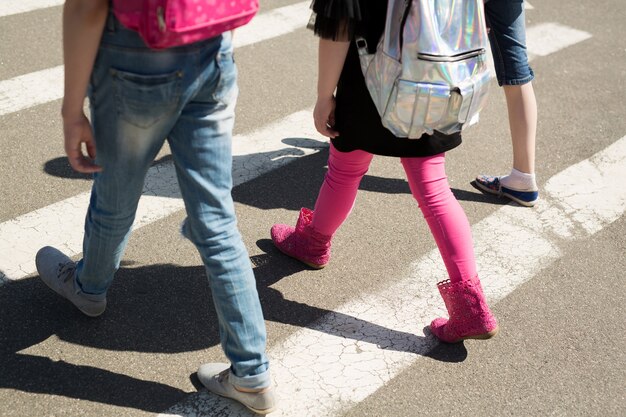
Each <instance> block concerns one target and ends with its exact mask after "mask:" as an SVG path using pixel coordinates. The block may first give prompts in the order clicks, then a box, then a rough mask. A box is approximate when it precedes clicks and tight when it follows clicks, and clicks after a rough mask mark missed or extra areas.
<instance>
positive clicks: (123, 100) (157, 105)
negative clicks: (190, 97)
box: [111, 69, 183, 128]
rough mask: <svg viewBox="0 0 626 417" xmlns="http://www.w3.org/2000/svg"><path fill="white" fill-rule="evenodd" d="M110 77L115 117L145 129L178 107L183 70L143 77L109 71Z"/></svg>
mask: <svg viewBox="0 0 626 417" xmlns="http://www.w3.org/2000/svg"><path fill="white" fill-rule="evenodd" d="M111 75H112V77H113V87H114V89H115V98H116V102H117V103H116V104H117V113H118V116H119V117H120V118H122V119H123V120H125V121H126V122H128V123H130V124H132V125H135V126H137V127H140V128H148V127H150V126H152V125H154V124H155V123H157V122H159V121H160V120H162V119H163V118H165V117H167V116H169V115H171V114H173V113H174V112H175V111H176V109H177V108H178V105H179V102H180V91H181V82H182V78H183V73H182V71H175V72H171V73H168V74H157V75H143V74H135V73H131V72H126V71H121V70H117V69H112V70H111Z"/></svg>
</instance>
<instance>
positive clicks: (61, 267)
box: [35, 246, 107, 317]
mask: <svg viewBox="0 0 626 417" xmlns="http://www.w3.org/2000/svg"><path fill="white" fill-rule="evenodd" d="M35 264H36V265H37V271H39V276H40V277H41V280H42V281H43V282H45V283H46V285H47V286H48V287H50V288H51V289H52V290H53V291H54V292H56V293H57V294H59V295H60V296H61V297H63V298H66V299H67V300H69V301H70V302H71V303H72V304H74V305H75V306H76V307H77V308H78V309H79V310H80V311H82V312H83V313H84V314H86V315H87V316H89V317H97V316H99V315H100V314H102V313H104V309H105V308H106V307H107V300H106V298H102V297H98V296H92V295H89V294H85V293H84V292H82V290H81V289H80V288H78V285H77V284H76V280H75V279H74V277H75V275H76V274H75V273H76V263H75V262H74V261H72V260H71V259H70V258H69V257H68V256H67V255H65V254H64V253H62V252H61V251H59V250H58V249H55V248H53V247H50V246H46V247H43V248H41V249H39V252H37V255H36V256H35Z"/></svg>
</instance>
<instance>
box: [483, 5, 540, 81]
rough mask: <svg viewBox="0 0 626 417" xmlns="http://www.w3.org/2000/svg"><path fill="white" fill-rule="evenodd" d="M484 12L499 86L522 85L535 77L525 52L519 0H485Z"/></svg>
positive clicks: (523, 22)
mask: <svg viewBox="0 0 626 417" xmlns="http://www.w3.org/2000/svg"><path fill="white" fill-rule="evenodd" d="M485 15H486V18H487V26H488V27H489V42H490V43H491V52H492V53H493V61H494V67H495V70H496V77H497V79H498V84H499V85H501V86H502V85H522V84H526V83H528V82H530V81H532V80H533V79H534V78H535V74H534V73H533V70H532V69H531V68H530V66H529V65H528V54H527V53H526V23H525V17H526V16H525V13H524V1H523V0H487V2H486V3H485Z"/></svg>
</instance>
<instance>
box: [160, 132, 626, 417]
mask: <svg viewBox="0 0 626 417" xmlns="http://www.w3.org/2000/svg"><path fill="white" fill-rule="evenodd" d="M625 175H626V137H624V138H622V139H620V140H618V141H617V142H616V143H614V144H613V145H611V146H610V147H608V148H607V149H605V150H604V151H602V152H600V153H598V154H596V155H595V156H593V157H592V158H590V159H588V160H585V161H582V162H580V163H578V164H576V165H574V166H572V167H570V168H568V169H566V170H565V171H563V172H561V173H559V174H558V175H556V176H554V177H553V178H551V179H550V180H549V181H548V183H547V185H546V187H545V192H544V194H545V195H544V198H543V199H542V200H540V202H539V204H538V205H537V206H536V207H535V208H534V209H533V210H528V209H524V208H520V207H518V206H514V205H507V206H504V207H502V208H501V209H500V210H498V211H496V212H495V213H494V214H492V215H491V216H489V217H487V218H486V219H484V220H482V221H480V222H479V223H478V224H476V225H474V226H473V228H472V234H473V236H474V239H475V249H476V255H477V260H478V269H479V273H480V275H481V281H482V283H483V286H484V288H485V293H486V294H487V297H488V299H489V301H490V302H491V303H496V302H497V301H499V300H501V299H503V298H504V297H506V296H507V295H508V294H510V293H511V292H513V291H514V290H515V289H516V288H517V287H518V286H519V285H521V284H522V283H524V282H526V281H528V280H530V279H531V278H533V277H534V276H537V275H538V274H539V273H540V272H541V271H542V270H543V269H545V268H547V267H548V266H550V265H551V264H552V263H553V262H554V261H555V260H556V259H558V258H559V257H561V256H562V253H563V250H564V248H565V247H566V246H567V244H568V242H569V241H571V240H573V239H584V238H587V237H588V236H589V235H592V234H594V233H597V232H598V231H600V230H601V229H602V228H603V227H605V226H607V225H609V224H610V223H612V222H614V221H615V220H617V219H618V218H619V217H621V216H622V215H623V213H624V210H625V209H626V187H623V186H622V184H621V182H622V178H624V176H625ZM494 231H497V232H496V233H494ZM510 236H515V237H516V238H515V239H510ZM445 276H446V271H445V267H444V265H443V263H442V261H441V257H440V255H439V253H438V251H437V250H436V249H435V250H433V251H431V252H430V253H429V254H428V255H427V256H425V257H424V258H422V259H420V260H419V261H417V262H416V263H415V264H413V265H412V266H411V272H410V274H409V278H407V279H403V280H401V281H400V282H399V283H397V284H395V285H393V286H392V287H391V288H389V289H387V290H385V291H383V292H382V293H379V294H371V295H363V296H359V297H357V298H356V299H354V300H352V301H350V302H349V303H347V304H345V305H344V306H342V307H340V308H338V309H337V310H336V311H334V312H332V313H329V314H328V315H326V316H324V317H323V318H322V319H321V320H320V321H319V322H317V323H316V324H314V325H313V326H312V327H311V328H307V329H302V330H300V331H298V332H296V333H295V334H293V335H292V336H291V337H289V338H288V339H287V340H286V341H285V342H283V343H280V344H279V345H278V346H276V347H274V348H273V349H272V350H271V351H270V352H269V356H270V359H271V370H272V374H273V377H274V379H275V381H276V384H277V389H278V392H279V394H280V410H279V411H278V412H277V413H275V415H276V416H332V415H339V414H342V413H343V412H345V411H346V410H347V409H348V408H350V407H352V406H354V405H356V404H357V403H359V402H361V401H363V400H364V399H365V398H366V397H368V396H369V395H371V394H373V393H374V392H376V390H378V389H379V388H381V387H382V386H383V385H384V384H385V383H387V382H389V381H390V380H391V379H392V378H394V377H395V376H396V375H397V374H398V373H400V372H402V371H403V370H405V369H406V368H407V367H409V366H411V365H412V364H414V363H415V362H416V361H418V360H419V359H420V358H421V357H422V356H424V355H425V354H426V353H427V352H428V351H430V350H431V349H432V348H433V347H434V346H435V345H436V344H437V341H436V340H435V339H434V338H433V337H430V336H426V335H425V334H424V333H423V331H422V329H423V328H424V326H427V325H428V324H429V323H430V321H431V320H432V319H433V318H435V317H437V316H440V315H444V316H445V309H444V306H443V302H442V301H441V299H440V297H439V295H438V294H437V292H436V289H435V282H434V280H436V279H438V278H443V277H445ZM200 415H229V416H246V415H249V414H248V413H247V412H246V411H245V410H243V408H242V407H240V406H239V405H237V404H235V403H233V402H232V401H229V400H224V399H221V398H219V397H216V396H213V395H209V394H207V393H206V392H201V393H197V394H192V395H190V396H189V397H188V398H187V400H185V401H183V402H181V403H179V404H177V405H175V406H174V407H172V408H170V409H169V410H168V411H166V412H165V413H164V414H161V416H162V417H165V416H185V417H191V416H200Z"/></svg>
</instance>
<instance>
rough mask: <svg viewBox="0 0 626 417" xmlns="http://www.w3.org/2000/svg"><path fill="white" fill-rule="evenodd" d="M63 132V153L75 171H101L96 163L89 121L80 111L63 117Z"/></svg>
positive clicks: (94, 144)
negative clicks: (74, 114) (71, 115)
mask: <svg viewBox="0 0 626 417" xmlns="http://www.w3.org/2000/svg"><path fill="white" fill-rule="evenodd" d="M63 134H64V136H65V153H66V154H67V159H68V160H69V161H70V165H71V166H72V168H74V170H75V171H77V172H82V173H84V174H92V173H94V172H100V171H102V167H100V166H98V165H96V164H95V163H94V162H93V160H94V159H95V158H96V142H95V141H94V138H93V133H92V131H91V123H89V120H88V119H87V116H85V113H83V112H82V111H81V112H80V113H79V114H78V115H76V116H73V117H63ZM83 143H84V144H85V148H86V149H87V156H86V155H85V154H84V152H83V146H82V145H83Z"/></svg>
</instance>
